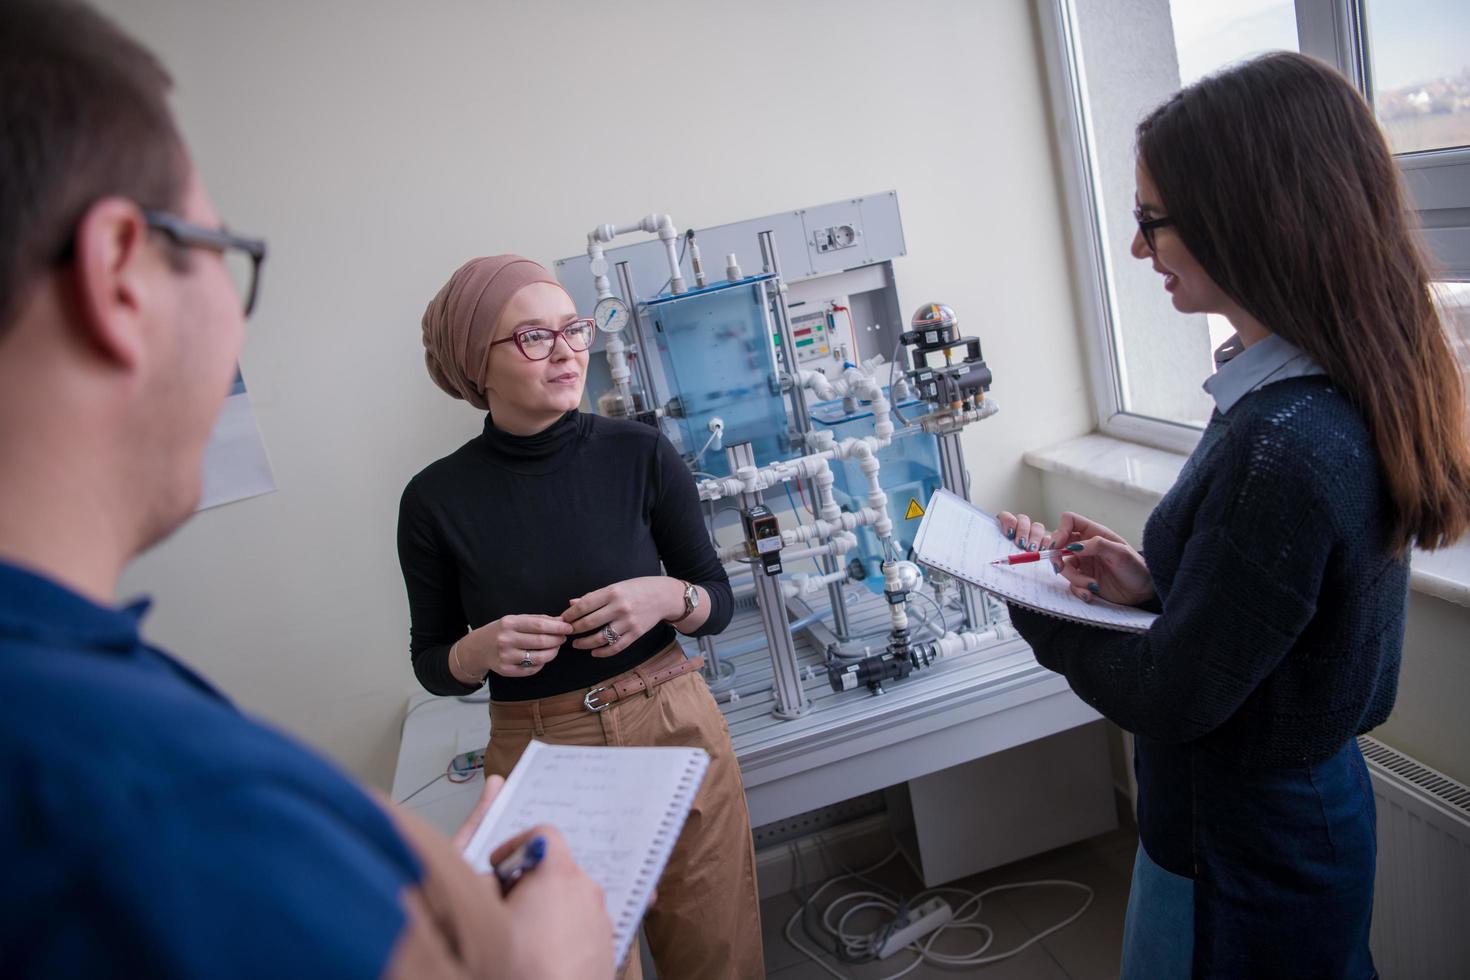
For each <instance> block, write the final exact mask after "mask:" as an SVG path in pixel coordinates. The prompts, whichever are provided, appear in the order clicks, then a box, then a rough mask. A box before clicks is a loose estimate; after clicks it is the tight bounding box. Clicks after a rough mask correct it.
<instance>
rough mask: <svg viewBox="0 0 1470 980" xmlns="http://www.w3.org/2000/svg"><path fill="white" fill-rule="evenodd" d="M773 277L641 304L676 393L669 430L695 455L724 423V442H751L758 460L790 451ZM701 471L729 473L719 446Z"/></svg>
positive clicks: (667, 423)
mask: <svg viewBox="0 0 1470 980" xmlns="http://www.w3.org/2000/svg"><path fill="white" fill-rule="evenodd" d="M770 278H771V276H769V275H761V276H752V277H750V278H748V279H743V280H741V281H739V282H735V283H717V284H715V285H712V286H707V287H705V288H703V289H698V290H694V291H691V292H687V293H680V294H679V295H676V296H660V297H658V298H657V299H653V300H649V301H648V302H647V303H645V304H644V309H645V314H644V315H645V316H646V318H647V321H646V322H647V323H649V324H650V328H651V329H650V331H649V332H650V333H651V335H652V337H653V340H654V344H655V346H656V347H657V348H658V355H659V358H660V361H661V363H662V366H663V369H664V373H665V374H666V376H667V377H668V380H669V383H670V384H671V385H672V387H673V389H674V390H675V391H676V392H678V396H679V400H680V403H681V406H682V409H683V417H682V418H665V420H664V424H665V434H666V435H668V436H669V439H670V441H671V442H673V443H674V445H675V446H676V447H678V449H679V450H680V451H681V452H682V453H684V454H685V456H686V458H692V457H693V456H694V454H697V453H699V451H700V450H701V449H702V448H703V447H704V446H705V444H706V443H707V442H708V441H709V438H710V430H709V423H710V420H711V419H713V418H716V417H718V418H720V419H721V420H723V421H724V423H725V433H724V445H726V446H732V445H735V444H736V443H741V442H749V443H751V444H752V448H753V449H754V450H755V458H756V461H757V463H758V464H764V463H768V462H770V461H771V460H775V459H782V458H785V457H787V456H789V455H791V450H790V435H789V433H788V423H787V419H786V401H785V398H784V397H783V396H782V394H781V388H780V383H779V381H778V380H777V375H776V360H775V352H774V349H773V346H772V340H771V336H772V326H771V320H770V314H769V311H768V307H767V306H766V297H765V285H764V284H765V282H766V280H768V279H770ZM693 467H694V469H696V470H702V471H704V472H706V473H713V474H714V475H716V476H728V475H729V472H730V470H729V466H728V465H727V464H726V462H725V453H724V450H723V449H721V450H719V451H715V450H713V449H711V450H709V451H708V452H706V453H705V454H704V456H703V457H702V458H699V459H697V460H694V461H693Z"/></svg>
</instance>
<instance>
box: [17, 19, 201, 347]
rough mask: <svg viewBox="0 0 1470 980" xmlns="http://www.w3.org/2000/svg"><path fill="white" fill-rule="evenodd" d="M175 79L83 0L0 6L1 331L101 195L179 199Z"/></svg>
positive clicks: (167, 202) (181, 160)
mask: <svg viewBox="0 0 1470 980" xmlns="http://www.w3.org/2000/svg"><path fill="white" fill-rule="evenodd" d="M172 84H173V83H172V80H171V79H170V78H169V75H168V73H167V72H166V71H164V69H163V66H162V65H161V64H159V62H158V59H156V58H155V57H154V56H153V55H152V54H151V53H149V52H148V51H147V50H146V49H145V48H144V47H143V46H142V45H140V44H138V42H136V41H134V40H133V39H132V38H130V37H128V36H127V35H126V34H124V33H123V32H122V30H120V29H119V28H118V27H117V26H116V25H115V24H113V23H112V22H111V21H110V20H108V19H107V18H105V17H103V16H102V15H101V14H99V13H97V12H96V11H94V10H92V9H91V8H90V7H87V6H85V5H84V4H82V3H78V2H74V0H5V2H3V3H0V336H3V334H4V332H5V330H6V329H7V328H8V327H9V326H10V324H11V323H12V322H13V321H14V319H15V317H16V316H17V314H18V312H19V304H20V300H21V297H22V295H23V294H24V292H25V290H26V289H27V287H28V286H29V285H30V283H31V282H32V281H33V279H34V278H35V276H36V275H37V273H39V272H40V271H41V270H43V269H45V268H46V267H47V266H49V265H51V264H52V263H54V262H56V261H57V260H58V259H59V258H60V257H62V256H64V255H65V254H66V253H67V251H68V250H69V248H70V246H71V241H72V235H73V233H74V230H75V228H76V225H77V222H78V221H80V220H81V218H82V216H83V215H84V214H85V213H86V211H87V209H88V208H89V207H91V206H92V205H93V204H94V203H95V202H96V201H98V200H99V199H101V198H103V197H109V196H113V195H116V196H121V197H126V198H129V199H130V200H133V201H135V202H137V204H138V205H139V206H140V207H143V208H155V209H160V210H168V209H171V208H174V207H176V206H177V205H178V204H179V202H180V201H181V199H182V198H183V195H184V190H185V182H186V180H187V164H186V162H185V155H184V147H183V140H182V139H181V137H180V136H179V132H178V129H177V127H176V126H175V124H174V119H173V113H172V112H171V111H170V109H169V105H168V93H169V89H170V88H171V87H172Z"/></svg>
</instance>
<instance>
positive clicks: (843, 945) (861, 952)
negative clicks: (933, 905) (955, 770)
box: [784, 844, 1093, 980]
mask: <svg viewBox="0 0 1470 980" xmlns="http://www.w3.org/2000/svg"><path fill="white" fill-rule="evenodd" d="M792 853H793V855H794V856H795V857H796V861H797V867H798V868H800V867H801V857H800V853H799V846H798V845H796V844H793V850H792ZM897 856H898V849H897V848H894V849H893V851H892V852H890V853H889V855H888V856H887V857H885V858H884V859H883V860H881V861H879V862H878V863H877V864H874V865H871V866H870V867H867V868H865V869H863V870H862V871H849V872H847V873H846V874H841V875H837V876H836V877H833V878H829V879H827V881H826V882H824V883H823V884H822V885H821V887H819V888H818V889H817V890H816V891H815V892H813V893H812V895H811V897H810V898H808V899H807V900H806V901H804V902H803V903H802V904H801V905H800V906H799V907H798V908H797V910H796V911H795V912H794V913H793V914H792V916H791V918H790V919H788V920H787V922H786V928H785V930H784V934H785V936H786V941H787V942H789V943H790V944H791V945H792V947H794V948H795V949H796V950H798V951H799V952H801V953H802V954H803V955H805V956H806V957H807V958H808V959H810V960H811V961H812V962H813V963H815V964H817V966H819V967H821V968H822V969H823V970H825V971H826V972H827V973H829V974H831V975H832V976H834V977H837V978H838V980H849V978H848V975H847V974H844V973H840V972H838V971H837V970H835V969H833V968H832V967H831V966H830V965H828V964H827V963H826V962H825V961H824V960H822V958H821V957H820V956H818V955H817V953H816V952H815V951H813V950H811V949H809V948H808V947H806V946H804V945H802V944H801V943H799V942H797V940H796V936H795V935H794V932H793V930H794V927H795V925H796V923H797V922H798V921H800V920H801V918H802V917H803V916H805V915H806V914H807V911H808V909H809V908H810V907H811V906H812V905H813V903H815V902H816V900H817V898H818V897H819V896H820V895H821V894H822V893H823V892H825V891H826V890H827V889H828V888H830V887H831V886H832V885H835V884H836V883H837V882H839V881H846V880H847V879H849V878H853V879H857V880H859V881H862V880H864V876H865V875H867V874H869V873H871V872H873V871H876V870H877V869H878V868H881V867H882V866H883V865H885V864H887V863H888V862H890V861H892V860H893V859H894V858H895V857H897ZM1041 887H1063V888H1075V889H1078V890H1079V891H1082V892H1085V893H1086V894H1087V898H1086V901H1084V902H1083V903H1082V907H1081V908H1079V909H1078V910H1077V911H1076V912H1073V913H1072V914H1071V915H1069V916H1067V918H1065V919H1063V920H1062V921H1061V922H1058V923H1056V924H1055V925H1052V926H1049V927H1047V928H1046V929H1043V930H1042V931H1041V932H1038V933H1037V934H1036V935H1034V936H1032V937H1031V938H1029V939H1027V940H1026V941H1025V942H1023V943H1021V944H1020V945H1019V946H1017V947H1015V948H1014V949H1009V950H1006V951H1005V952H1003V953H992V954H990V955H988V956H986V955H983V954H984V953H985V952H986V951H987V950H989V949H990V944H991V943H992V942H993V941H994V939H995V933H994V931H993V930H992V929H991V928H990V927H989V926H987V925H985V924H984V923H983V922H981V921H979V919H980V911H981V905H982V902H983V900H984V899H985V898H986V897H987V896H989V895H993V894H995V893H997V892H1003V891H1015V890H1017V889H1021V888H1041ZM944 894H950V895H961V896H964V901H963V902H961V904H959V905H957V906H955V908H954V913H953V916H952V917H951V918H950V921H949V922H948V923H947V924H945V925H943V926H940V927H939V928H938V929H936V930H934V931H933V932H931V933H930V934H929V935H928V936H927V937H925V939H924V940H923V942H922V943H919V942H915V943H910V944H909V945H908V946H906V947H905V949H906V950H907V951H908V952H911V953H914V954H915V959H914V961H913V962H912V963H910V964H909V965H908V966H906V967H904V968H903V969H902V970H900V971H898V972H897V973H891V974H889V975H888V976H886V977H882V978H880V980H898V978H900V977H904V976H907V975H908V974H910V973H912V972H913V971H915V970H917V969H918V968H919V966H920V965H922V964H924V963H931V964H933V965H935V966H940V967H956V966H982V965H984V964H987V963H998V962H999V961H1001V960H1005V959H1009V958H1010V957H1012V956H1015V955H1016V954H1017V953H1020V952H1022V951H1023V950H1025V949H1027V948H1029V947H1030V946H1032V945H1033V944H1034V943H1037V942H1040V941H1041V940H1042V939H1044V938H1046V937H1047V936H1050V935H1051V934H1052V933H1054V932H1057V931H1058V930H1060V929H1064V928H1066V927H1067V926H1069V925H1071V924H1072V923H1073V922H1076V921H1077V920H1078V919H1079V918H1081V917H1082V914H1083V913H1084V912H1086V911H1087V910H1088V909H1089V908H1091V907H1092V899H1093V890H1092V889H1091V888H1090V887H1088V886H1087V885H1084V884H1082V883H1081V882H1078V881H1066V880H1063V879H1060V878H1045V879H1040V880H1037V881H1018V882H1012V883H1010V884H1005V885H992V886H991V887H989V888H986V889H983V890H982V891H978V892H968V891H965V890H964V889H963V888H930V889H927V890H926V891H922V892H920V893H918V894H917V895H914V896H912V897H911V898H908V899H906V900H904V901H901V902H895V901H893V900H892V899H891V898H889V897H887V896H885V895H882V894H880V893H878V892H873V891H855V892H848V893H847V894H845V895H840V896H838V897H837V898H835V899H833V900H832V902H831V903H829V904H828V905H827V907H826V909H824V910H823V912H822V925H823V926H824V927H825V928H826V929H827V932H828V933H829V934H830V935H831V936H832V937H833V939H834V940H835V941H836V942H837V943H838V944H839V945H838V948H839V949H840V950H841V951H842V954H843V955H844V956H845V957H847V958H849V959H852V960H855V961H864V962H870V961H871V960H873V959H876V958H877V951H878V949H879V948H880V947H881V946H882V944H883V942H884V940H885V939H886V938H887V935H888V934H889V932H890V931H891V930H892V928H893V924H894V922H896V921H897V919H898V918H899V916H900V914H901V912H902V911H903V910H906V909H908V908H910V907H913V906H916V905H919V904H922V903H923V902H924V900H925V899H927V898H930V897H934V896H938V895H944ZM845 902H853V903H855V904H853V906H852V907H851V908H848V909H846V910H845V911H844V912H843V913H842V915H841V916H840V917H838V918H837V920H836V922H833V915H834V913H835V910H836V909H837V908H838V907H839V906H841V905H842V904H843V903H845ZM972 905H973V906H974V909H973V910H970V906H972ZM867 909H879V910H881V911H883V912H886V913H888V914H889V915H890V916H892V919H893V921H892V922H890V923H889V925H887V926H885V927H883V928H880V929H878V930H876V931H874V932H870V933H850V932H848V931H847V930H846V926H847V922H848V920H849V919H850V918H851V917H852V916H853V915H855V914H856V913H858V912H860V911H864V910H867ZM967 910H969V911H967ZM951 929H955V930H961V929H963V930H970V931H974V932H983V933H984V934H985V941H984V942H982V943H981V944H980V945H979V946H978V947H977V948H975V949H973V950H970V951H969V952H967V953H964V954H952V953H939V952H936V951H935V950H934V948H933V947H934V944H935V942H937V941H938V939H939V937H940V936H941V935H942V934H944V933H945V932H946V931H948V930H951Z"/></svg>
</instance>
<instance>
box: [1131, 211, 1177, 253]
mask: <svg viewBox="0 0 1470 980" xmlns="http://www.w3.org/2000/svg"><path fill="white" fill-rule="evenodd" d="M1146 214H1147V212H1146V211H1144V210H1143V208H1134V209H1133V220H1134V221H1136V222H1138V231H1139V234H1141V235H1143V241H1144V244H1145V245H1147V246H1148V250H1149V251H1150V252H1157V251H1158V249H1156V248H1154V229H1156V228H1168V227H1170V226H1171V225H1173V224H1174V219H1173V218H1169V217H1164V218H1149V217H1145V215H1146Z"/></svg>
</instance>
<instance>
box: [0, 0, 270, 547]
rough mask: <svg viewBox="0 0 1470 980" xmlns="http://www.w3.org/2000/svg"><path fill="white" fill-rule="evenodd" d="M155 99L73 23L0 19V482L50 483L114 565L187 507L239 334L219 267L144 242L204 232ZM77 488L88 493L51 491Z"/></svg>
mask: <svg viewBox="0 0 1470 980" xmlns="http://www.w3.org/2000/svg"><path fill="white" fill-rule="evenodd" d="M170 84H171V83H170V79H169V77H168V74H167V73H166V72H165V71H164V69H163V68H162V66H161V65H160V64H159V63H158V61H157V60H156V59H155V58H154V57H153V56H152V55H151V54H150V53H149V52H148V51H146V50H145V49H144V48H142V47H141V46H140V45H138V44H137V43H136V42H135V41H133V40H132V39H131V38H129V37H127V36H126V35H125V34H123V33H122V32H121V31H120V30H119V29H118V28H117V27H116V26H114V25H113V24H112V23H111V22H110V21H108V20H107V19H105V18H103V17H102V16H100V15H98V14H97V13H95V12H94V11H92V10H90V9H89V8H87V7H85V6H82V5H80V4H77V3H73V2H70V0H6V2H4V3H3V4H0V453H4V454H6V455H8V456H9V457H10V458H11V460H12V461H13V464H14V465H12V466H11V467H10V468H8V469H7V470H6V471H5V473H4V479H6V480H7V481H8V482H11V483H12V484H14V483H16V482H23V481H24V479H25V476H24V474H20V475H18V474H17V473H16V472H14V470H15V469H17V468H18V467H19V465H20V464H21V463H23V462H24V463H27V464H29V466H30V467H32V468H33V467H35V466H42V467H46V466H54V468H55V469H56V471H57V472H56V474H55V479H56V481H57V482H58V485H57V487H56V489H57V491H58V493H59V494H62V495H63V496H67V495H69V499H72V503H73V504H74V505H78V504H80V505H81V506H87V507H89V508H94V509H100V510H101V511H105V512H106V513H107V514H108V520H109V521H110V523H111V524H112V525H115V527H113V528H112V532H113V533H114V534H115V538H116V540H115V541H112V542H108V543H109V544H112V545H115V546H116V547H118V548H121V549H123V550H125V551H127V552H128V554H131V553H134V552H136V551H138V550H141V549H143V548H145V547H147V546H148V545H149V544H151V543H153V542H154V541H156V540H158V539H159V538H161V537H163V536H164V535H166V534H167V533H168V532H169V531H171V530H172V529H173V528H175V527H177V526H178V524H179V523H181V522H182V521H183V520H184V518H186V517H187V516H188V515H189V514H190V513H191V512H192V510H193V508H194V506H195V505H196V503H197V501H198V498H199V492H200V461H201V457H202V454H203V449H204V444H205V442H206V441H207V439H208V436H209V432H210V430H211V428H212V426H213V423H214V420H215V418H216V416H217V414H218V412H219V407H220V405H221V404H222V402H223V400H224V397H225V395H226V394H227V392H228V390H229V387H230V383H231V381H232V379H233V376H234V365H235V360H236V357H237V355H238V353H239V345H240V340H241V336H242V331H243V316H242V310H241V306H240V297H239V296H238V295H237V293H236V288H235V286H234V284H233V283H232V282H231V279H230V276H229V273H228V272H227V270H226V268H225V265H224V260H223V254H222V252H221V251H219V250H218V249H216V248H212V247H208V246H205V247H197V246H190V245H185V244H182V243H181V240H180V239H179V236H178V235H177V234H170V233H165V230H161V229H160V224H161V223H162V224H168V223H169V222H170V221H172V220H174V219H182V220H183V221H185V222H188V223H191V224H192V225H196V226H202V227H203V228H206V229H216V228H218V227H219V225H220V222H219V218H218V216H217V215H216V214H215V212H214V208H213V205H212V204H211V203H210V201H209V198H208V196H207V194H206V193H205V190H204V187H203V184H202V183H201V182H200V180H199V177H198V175H197V174H196V173H195V171H194V167H193V164H192V163H191V162H190V159H189V156H188V153H187V150H186V149H185V147H184V143H183V140H182V138H181V137H180V135H179V132H178V130H177V128H176V126H175V124H174V120H173V116H172V113H171V111H170V109H169V105H168V91H169V87H170ZM170 215H171V216H173V218H172V219H171V218H168V217H167V216H170ZM161 216H162V217H161ZM5 465H6V464H5V461H3V460H0V467H5ZM78 479H88V480H92V481H96V482H98V483H100V484H102V485H98V486H94V487H90V488H88V489H89V493H88V494H86V495H84V496H82V497H81V498H77V492H78V488H75V487H70V486H61V485H59V484H60V481H65V480H73V481H75V480H78ZM11 503H12V504H13V503H14V501H11Z"/></svg>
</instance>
